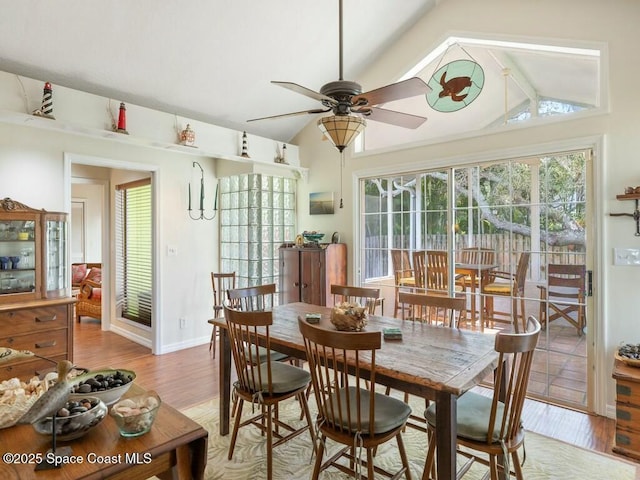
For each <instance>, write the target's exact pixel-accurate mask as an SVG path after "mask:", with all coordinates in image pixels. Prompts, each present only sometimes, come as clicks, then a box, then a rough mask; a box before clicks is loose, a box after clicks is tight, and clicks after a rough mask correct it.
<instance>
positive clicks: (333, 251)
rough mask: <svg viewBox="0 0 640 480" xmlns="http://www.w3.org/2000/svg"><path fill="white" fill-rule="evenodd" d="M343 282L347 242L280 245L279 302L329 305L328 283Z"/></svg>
mask: <svg viewBox="0 0 640 480" xmlns="http://www.w3.org/2000/svg"><path fill="white" fill-rule="evenodd" d="M346 283H347V246H346V244H344V243H328V244H320V245H318V246H303V247H295V246H288V245H283V246H282V247H280V285H279V287H280V288H279V290H280V304H284V303H292V302H305V303H312V304H314V305H331V304H332V299H331V285H332V284H337V285H344V284H346Z"/></svg>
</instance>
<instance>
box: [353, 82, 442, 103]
mask: <svg viewBox="0 0 640 480" xmlns="http://www.w3.org/2000/svg"><path fill="white" fill-rule="evenodd" d="M430 91H431V87H430V86H429V85H427V84H426V82H425V81H424V80H422V79H421V78H418V77H413V78H409V79H407V80H403V81H401V82H397V83H392V84H390V85H387V86H385V87H380V88H376V89H375V90H371V91H369V92H364V93H361V94H360V95H355V96H354V97H353V98H352V99H351V103H352V104H353V105H359V104H361V105H369V106H373V105H379V104H381V103H387V102H393V101H394V100H400V99H402V98H409V97H415V96H417V95H424V94H427V93H429V92H430ZM363 102H366V103H363Z"/></svg>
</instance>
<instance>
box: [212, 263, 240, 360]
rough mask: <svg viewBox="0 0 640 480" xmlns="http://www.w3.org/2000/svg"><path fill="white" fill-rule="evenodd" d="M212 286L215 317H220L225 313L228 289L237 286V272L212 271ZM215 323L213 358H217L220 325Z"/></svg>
mask: <svg viewBox="0 0 640 480" xmlns="http://www.w3.org/2000/svg"><path fill="white" fill-rule="evenodd" d="M211 287H212V288H213V318H220V317H222V314H223V313H224V306H223V305H224V301H225V299H226V298H227V290H231V289H233V288H236V272H229V273H215V272H211ZM212 325H213V330H212V331H211V341H210V342H209V351H212V356H213V358H216V340H217V338H218V327H217V326H216V325H215V324H212Z"/></svg>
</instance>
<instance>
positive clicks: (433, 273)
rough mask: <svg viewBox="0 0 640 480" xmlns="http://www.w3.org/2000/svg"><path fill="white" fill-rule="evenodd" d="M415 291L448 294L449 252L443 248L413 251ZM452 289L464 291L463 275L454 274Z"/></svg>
mask: <svg viewBox="0 0 640 480" xmlns="http://www.w3.org/2000/svg"><path fill="white" fill-rule="evenodd" d="M413 268H414V271H415V283H416V292H426V293H430V294H433V295H437V294H442V295H448V294H449V254H448V253H447V252H446V251H444V250H420V251H417V252H413ZM454 290H455V291H456V292H464V291H465V290H466V287H465V284H464V275H456V277H455V283H454Z"/></svg>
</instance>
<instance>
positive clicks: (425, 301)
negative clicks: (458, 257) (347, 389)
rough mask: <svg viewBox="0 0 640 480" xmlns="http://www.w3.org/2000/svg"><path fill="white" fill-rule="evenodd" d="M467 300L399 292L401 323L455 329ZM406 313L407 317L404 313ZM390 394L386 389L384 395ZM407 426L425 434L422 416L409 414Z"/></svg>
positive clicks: (389, 390) (427, 401) (406, 397)
mask: <svg viewBox="0 0 640 480" xmlns="http://www.w3.org/2000/svg"><path fill="white" fill-rule="evenodd" d="M466 304H467V299H466V298H465V297H464V296H463V295H461V294H458V295H456V296H455V297H449V296H446V295H429V294H424V293H410V292H400V305H401V310H402V312H403V315H402V321H403V322H404V321H418V322H426V323H429V324H432V325H433V324H435V325H441V326H443V327H451V328H453V327H455V326H457V325H458V320H459V319H460V316H461V315H464V312H465V310H466ZM405 311H406V312H408V315H406V316H405V315H404V313H405ZM390 392H391V389H390V388H387V389H386V392H385V393H386V395H389V394H390ZM404 401H405V403H408V402H409V394H408V393H405V394H404ZM428 406H429V400H426V399H425V408H427V407H428ZM407 426H408V427H412V428H415V429H416V430H420V431H423V432H427V425H426V420H425V418H424V417H423V416H420V415H415V414H413V413H412V414H411V415H410V416H409V420H408V421H407Z"/></svg>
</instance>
